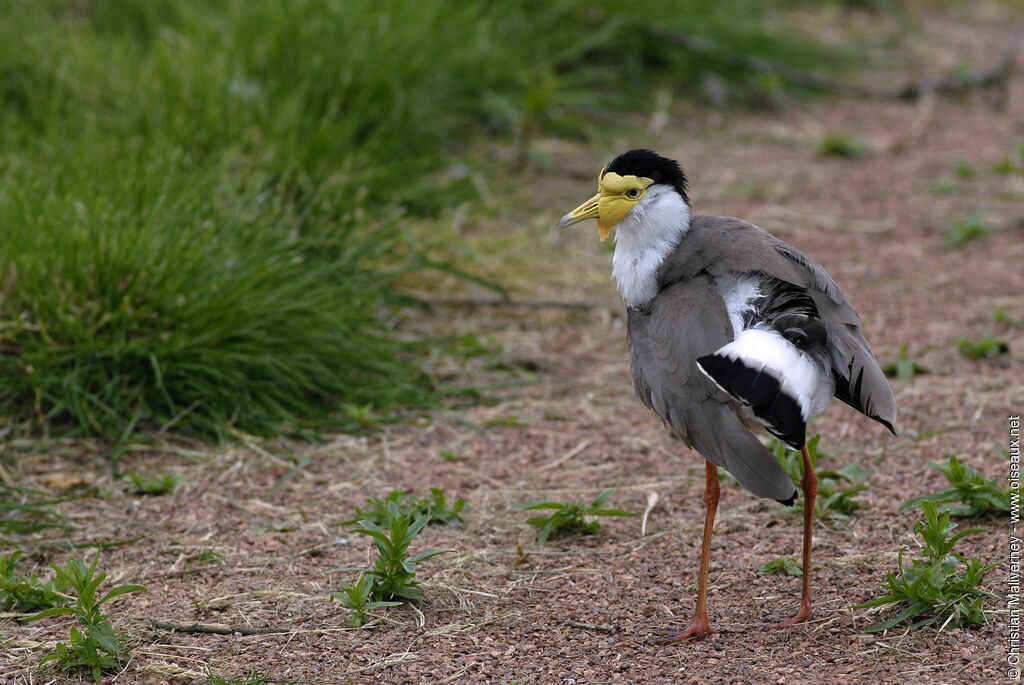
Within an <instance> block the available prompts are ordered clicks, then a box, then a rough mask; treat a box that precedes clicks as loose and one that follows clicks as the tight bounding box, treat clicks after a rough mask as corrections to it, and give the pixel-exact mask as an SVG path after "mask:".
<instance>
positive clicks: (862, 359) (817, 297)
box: [659, 214, 896, 430]
mask: <svg viewBox="0 0 1024 685" xmlns="http://www.w3.org/2000/svg"><path fill="white" fill-rule="evenodd" d="M701 273H707V274H709V275H711V276H712V277H713V278H717V277H722V276H727V275H734V274H745V273H751V274H756V273H762V274H767V275H769V276H773V277H775V278H778V279H780V280H783V281H787V282H789V283H792V284H794V285H798V286H800V287H801V288H804V289H805V290H806V291H807V293H808V294H809V295H810V296H811V298H812V299H813V300H814V303H815V305H816V306H817V308H818V314H819V316H821V319H822V321H823V322H824V324H825V327H826V330H827V331H828V345H829V352H830V355H831V358H832V373H833V376H834V377H835V379H836V387H837V392H836V396H837V397H839V398H840V399H841V400H843V401H844V402H846V403H848V404H850V405H851V406H852V407H854V408H855V409H857V410H858V411H860V412H862V413H864V414H865V415H867V416H869V417H871V418H873V419H876V420H878V421H879V422H881V423H882V424H884V425H886V426H887V427H888V428H889V430H893V429H892V424H893V423H895V421H896V397H895V395H893V392H892V388H891V387H890V385H889V381H888V380H887V379H886V378H885V374H884V373H883V372H882V369H881V367H880V366H879V365H878V361H877V360H876V359H875V356H874V354H872V352H871V348H870V347H869V346H868V343H867V340H865V339H864V335H863V333H862V332H861V320H860V316H858V314H857V312H856V311H855V310H854V308H853V306H851V305H850V302H849V301H848V300H847V299H846V296H845V295H844V294H843V292H842V290H840V289H839V286H837V285H836V284H835V281H833V280H832V278H831V276H829V275H828V273H827V272H826V271H825V269H824V268H823V267H822V266H821V264H819V263H818V262H816V261H814V260H813V259H811V258H810V257H808V256H807V255H805V254H804V253H803V252H801V251H800V250H797V249H796V248H794V247H792V246H791V245H788V244H786V243H784V242H782V241H781V240H779V239H778V238H775V237H774V236H772V235H770V234H768V233H767V232H766V231H765V230H764V229H762V228H759V227H757V226H754V225H753V224H750V223H747V222H745V221H742V220H740V219H734V218H731V217H720V216H710V215H705V214H696V215H694V216H693V217H692V219H691V223H690V229H689V230H688V231H687V232H686V234H685V235H684V236H683V238H682V240H681V241H680V244H679V247H678V248H677V249H676V251H675V253H674V254H673V255H672V256H671V257H669V259H668V260H667V261H666V264H665V266H664V267H663V270H662V272H661V274H660V278H659V280H660V281H661V282H662V283H663V284H669V283H674V282H676V281H679V280H682V279H688V278H693V277H695V276H697V275H698V274H701Z"/></svg>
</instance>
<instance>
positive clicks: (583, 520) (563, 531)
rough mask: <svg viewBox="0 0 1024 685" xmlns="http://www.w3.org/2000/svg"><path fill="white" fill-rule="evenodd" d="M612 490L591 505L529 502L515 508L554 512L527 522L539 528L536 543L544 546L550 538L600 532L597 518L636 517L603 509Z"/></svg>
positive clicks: (599, 496) (597, 498)
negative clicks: (552, 510) (551, 510)
mask: <svg viewBox="0 0 1024 685" xmlns="http://www.w3.org/2000/svg"><path fill="white" fill-rule="evenodd" d="M614 494H615V491H614V490H605V491H604V492H602V493H601V494H599V495H598V496H597V497H595V498H594V501H593V502H591V503H590V504H585V503H584V502H583V500H576V502H575V503H570V502H551V501H548V502H530V503H527V504H519V505H516V508H518V509H522V510H524V511H536V510H538V509H554V510H555V512H554V513H553V514H549V515H547V516H533V517H531V518H529V519H527V520H526V522H527V523H528V524H530V525H531V526H534V527H536V528H540V534H539V535H538V536H537V544H539V545H543V544H544V543H545V542H547V539H548V538H549V537H551V536H556V537H557V536H560V535H567V534H570V533H580V534H582V535H593V534H594V533H596V532H597V531H599V530H601V524H600V523H599V522H598V521H596V520H595V519H596V518H597V517H599V516H639V514H637V513H636V512H632V511H626V510H624V509H606V508H605V507H604V504H605V502H607V501H608V500H609V499H610V498H611V496H612V495H614Z"/></svg>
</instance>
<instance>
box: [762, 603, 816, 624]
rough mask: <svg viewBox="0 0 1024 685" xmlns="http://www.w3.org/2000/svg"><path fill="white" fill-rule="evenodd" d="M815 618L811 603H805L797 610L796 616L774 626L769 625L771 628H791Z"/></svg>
mask: <svg viewBox="0 0 1024 685" xmlns="http://www.w3.org/2000/svg"><path fill="white" fill-rule="evenodd" d="M812 618H814V611H812V610H811V605H810V604H804V605H801V606H800V611H798V612H796V616H793V617H792V618H787V619H786V620H785V621H783V622H782V623H776V624H775V625H773V626H768V629H769V630H780V629H782V628H790V627H792V626H795V625H796V624H798V623H804V622H806V621H810V620H811V619H812Z"/></svg>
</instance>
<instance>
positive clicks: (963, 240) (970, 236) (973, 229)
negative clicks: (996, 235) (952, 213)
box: [943, 209, 992, 249]
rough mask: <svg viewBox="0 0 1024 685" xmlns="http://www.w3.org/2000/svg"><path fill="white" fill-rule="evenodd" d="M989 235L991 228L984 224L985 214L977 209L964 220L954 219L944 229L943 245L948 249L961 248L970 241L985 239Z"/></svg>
mask: <svg viewBox="0 0 1024 685" xmlns="http://www.w3.org/2000/svg"><path fill="white" fill-rule="evenodd" d="M991 233H992V228H991V227H990V226H989V225H988V224H986V223H985V213H984V212H983V211H982V210H980V209H979V210H976V211H975V212H973V213H972V214H971V215H970V216H969V217H967V218H966V219H956V220H955V221H954V222H953V223H952V224H951V225H950V226H949V228H947V229H946V240H945V242H944V243H943V245H944V246H945V247H946V248H948V249H952V248H956V247H962V246H964V245H966V244H967V243H969V242H971V241H974V240H979V239H981V238H987V237H988V236H989V235H991Z"/></svg>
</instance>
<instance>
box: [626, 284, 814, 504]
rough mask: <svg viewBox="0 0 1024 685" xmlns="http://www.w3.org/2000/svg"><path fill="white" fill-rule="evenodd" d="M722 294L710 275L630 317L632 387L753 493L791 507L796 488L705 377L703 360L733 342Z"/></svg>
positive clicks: (731, 403)
mask: <svg viewBox="0 0 1024 685" xmlns="http://www.w3.org/2000/svg"><path fill="white" fill-rule="evenodd" d="M732 334H733V333H732V326H731V324H730V323H729V317H728V314H727V312H726V309H725V303H724V302H723V301H722V297H721V295H720V294H719V293H718V291H717V290H716V289H715V288H714V287H713V285H712V283H711V279H710V278H708V277H707V276H700V277H697V278H691V279H686V280H683V281H679V282H677V283H674V284H672V285H670V286H668V287H666V288H665V289H664V290H662V291H661V293H659V295H658V297H656V298H654V300H653V302H652V304H651V306H650V308H649V310H647V311H636V310H630V312H629V317H628V341H629V361H630V369H631V371H632V374H633V388H634V389H635V390H636V393H637V395H638V396H639V397H640V399H641V400H642V401H643V402H644V404H646V405H647V406H648V407H650V408H651V409H653V410H654V412H655V413H656V414H657V415H658V416H660V417H661V418H662V419H663V420H664V421H666V422H667V423H668V424H669V425H670V426H671V427H672V430H673V432H675V434H676V436H678V437H679V438H680V439H681V440H682V441H683V442H685V443H686V444H687V445H689V446H690V447H692V448H694V449H695V450H697V452H699V453H700V454H701V456H703V457H704V458H705V459H707V460H708V461H710V462H712V463H713V464H715V465H717V466H721V467H722V468H724V469H725V470H726V471H728V472H729V473H731V474H732V475H733V476H734V477H735V478H736V480H738V481H739V482H740V484H741V485H742V486H743V487H745V488H746V489H747V490H750V491H751V492H752V493H754V494H755V495H757V496H759V497H770V498H771V499H775V500H779V501H781V502H785V503H787V504H789V503H792V500H793V498H794V497H795V496H796V488H794V487H793V482H792V481H791V480H790V479H789V476H787V475H786V472H785V471H784V470H783V469H782V467H781V466H780V465H779V463H778V461H777V460H776V459H775V457H774V456H773V455H772V454H771V452H769V451H768V450H767V449H766V448H765V447H764V445H762V444H761V441H760V440H758V439H757V438H756V437H755V436H754V435H753V434H752V433H751V432H750V431H749V430H748V429H747V427H746V426H745V425H744V423H743V420H742V419H741V414H740V412H741V409H740V406H739V405H738V404H736V403H735V401H733V400H732V399H730V398H729V397H728V396H726V395H725V394H724V393H722V392H721V391H720V390H718V389H717V388H716V387H715V385H714V384H713V383H712V382H711V381H710V380H709V379H708V378H707V377H705V376H704V374H702V373H701V372H700V370H699V369H698V367H697V358H698V357H701V356H703V355H705V354H709V353H711V352H713V351H715V350H717V349H718V348H719V347H721V346H722V345H725V344H726V343H728V342H729V341H730V340H731V339H732Z"/></svg>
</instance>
